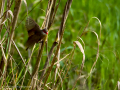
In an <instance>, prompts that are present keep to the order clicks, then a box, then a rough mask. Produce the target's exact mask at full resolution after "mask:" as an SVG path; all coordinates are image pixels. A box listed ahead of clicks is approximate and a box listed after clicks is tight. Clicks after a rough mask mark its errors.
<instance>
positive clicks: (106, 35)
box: [2, 0, 120, 90]
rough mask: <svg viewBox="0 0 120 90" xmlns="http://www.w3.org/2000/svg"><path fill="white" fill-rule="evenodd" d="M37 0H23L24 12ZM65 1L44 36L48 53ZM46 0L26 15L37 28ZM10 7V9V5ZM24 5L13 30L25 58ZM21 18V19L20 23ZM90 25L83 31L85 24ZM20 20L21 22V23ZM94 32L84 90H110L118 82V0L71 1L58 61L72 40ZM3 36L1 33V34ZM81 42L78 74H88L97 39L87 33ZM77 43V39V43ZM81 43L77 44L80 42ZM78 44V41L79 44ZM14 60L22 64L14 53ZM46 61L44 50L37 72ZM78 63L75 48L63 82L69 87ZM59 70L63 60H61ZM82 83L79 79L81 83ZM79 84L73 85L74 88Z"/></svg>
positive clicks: (71, 46) (71, 45) (69, 49)
mask: <svg viewBox="0 0 120 90" xmlns="http://www.w3.org/2000/svg"><path fill="white" fill-rule="evenodd" d="M38 1H39V0H27V7H28V11H30V10H31V9H33V7H35V6H36V5H37V4H38ZM66 1H67V0H61V3H60V5H59V8H58V11H57V14H56V17H55V21H54V24H53V25H52V27H51V28H50V32H49V34H48V50H49V49H50V47H51V46H52V43H53V42H54V40H55V37H56V33H57V31H58V29H59V26H60V23H61V17H62V14H63V10H64V6H65V3H66ZM47 3H48V1H47V0H43V1H42V2H41V3H39V4H38V5H37V6H36V7H35V8H34V9H33V10H32V11H31V12H30V13H29V15H28V16H30V17H32V18H33V19H34V20H35V21H36V22H37V23H38V24H39V25H40V26H41V25H42V23H43V20H44V18H45V11H46V8H47ZM13 7H14V6H13ZM25 16H26V6H25V4H24V2H22V5H21V10H20V14H19V17H18V24H17V28H16V30H15V38H14V40H15V42H16V44H17V46H18V47H19V49H20V51H21V53H22V55H23V57H24V58H26V59H28V52H27V51H25V49H24V44H25V42H26V40H27V38H28V35H27V30H26V28H25V19H24V17H25ZM92 17H97V18H98V19H99V20H100V21H101V24H102V31H101V38H100V25H99V21H98V20H97V19H93V18H92ZM23 19H24V20H23ZM89 20H90V23H89V25H88V27H87V28H85V27H86V25H87V24H88V22H89ZM21 21H22V22H21ZM84 29H85V30H88V31H95V32H96V33H97V34H98V35H99V38H100V47H99V49H100V52H99V58H98V61H97V63H96V65H95V68H94V71H93V72H92V74H91V75H90V77H88V79H87V89H89V90H93V89H94V90H114V89H115V88H116V85H117V81H119V80H120V73H119V71H120V38H119V36H120V1H119V0H73V2H72V6H71V9H70V12H69V15H68V18H67V22H66V26H65V32H64V36H63V41H62V45H61V58H62V57H64V56H65V55H66V54H68V53H69V52H70V51H71V50H72V49H73V48H74V46H73V41H76V40H78V39H77V38H78V37H80V35H81V34H82V32H83V30H84ZM2 33H4V32H2ZM81 38H82V39H83V41H84V43H85V66H84V69H83V72H82V74H83V75H88V74H89V72H90V70H91V67H92V65H93V63H94V62H95V59H96V54H97V38H96V36H95V34H94V33H92V32H88V33H86V34H84V35H83V36H82V37H81ZM79 41H80V40H79ZM80 42H81V41H80ZM81 43H82V42H81ZM37 49H38V44H37V47H36V50H35V52H34V55H33V57H32V65H33V66H34V64H35V60H36V57H37V53H38V50H37ZM14 59H15V61H16V62H17V63H22V62H21V61H20V60H21V58H20V56H19V55H18V53H17V52H16V50H14ZM45 60H46V51H45V49H44V52H43V57H42V61H41V66H40V67H41V69H42V67H43V65H44V63H45ZM81 62H82V53H81V52H80V50H79V48H78V47H76V49H75V53H74V57H73V60H72V65H71V69H70V71H69V73H68V74H69V80H67V81H66V82H69V83H67V84H68V86H69V87H70V88H71V87H72V85H73V83H74V81H75V80H76V79H77V77H78V76H79V70H80V66H81ZM60 64H61V67H62V66H63V65H64V61H61V63H60ZM81 82H82V80H81ZM64 87H65V86H64ZM79 87H80V85H79V83H77V85H76V88H79Z"/></svg>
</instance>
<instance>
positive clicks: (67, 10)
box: [43, 0, 72, 88]
mask: <svg viewBox="0 0 120 90" xmlns="http://www.w3.org/2000/svg"><path fill="white" fill-rule="evenodd" d="M71 4H72V0H68V1H67V2H66V5H65V8H64V12H63V16H62V21H61V25H60V28H59V33H58V36H60V40H59V43H58V46H57V50H56V52H55V56H54V57H53V60H52V62H51V66H50V68H49V69H48V70H47V72H46V74H47V75H46V77H45V82H44V85H43V88H44V86H45V84H46V82H47V79H48V77H49V75H50V72H51V70H52V67H53V65H54V63H55V61H56V57H57V55H58V51H59V49H60V46H61V41H62V37H63V33H64V27H65V22H66V19H67V16H68V13H69V9H70V7H71ZM58 38H59V37H58Z"/></svg>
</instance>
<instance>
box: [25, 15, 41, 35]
mask: <svg viewBox="0 0 120 90" xmlns="http://www.w3.org/2000/svg"><path fill="white" fill-rule="evenodd" d="M25 26H26V29H27V31H28V35H29V37H30V36H32V35H34V34H35V32H36V31H37V32H38V31H39V29H37V28H40V27H39V25H38V24H37V23H36V22H35V21H34V20H33V19H32V18H30V17H28V18H27V20H26V23H25Z"/></svg>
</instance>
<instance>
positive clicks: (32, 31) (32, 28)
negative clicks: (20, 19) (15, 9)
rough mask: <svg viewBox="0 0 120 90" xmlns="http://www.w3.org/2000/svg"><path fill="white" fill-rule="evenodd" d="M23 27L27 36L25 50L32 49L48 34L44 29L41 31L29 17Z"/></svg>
mask: <svg viewBox="0 0 120 90" xmlns="http://www.w3.org/2000/svg"><path fill="white" fill-rule="evenodd" d="M25 26H26V29H27V31H28V36H29V37H28V40H27V42H26V44H25V46H26V47H27V48H26V50H27V49H28V48H29V47H32V46H33V45H34V44H35V43H38V42H39V41H42V40H43V39H44V38H45V36H46V35H47V34H48V31H47V29H46V28H45V29H42V30H41V29H40V27H39V25H38V24H37V23H36V22H35V21H34V20H33V19H32V18H30V17H28V18H27V20H26V23H25Z"/></svg>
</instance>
